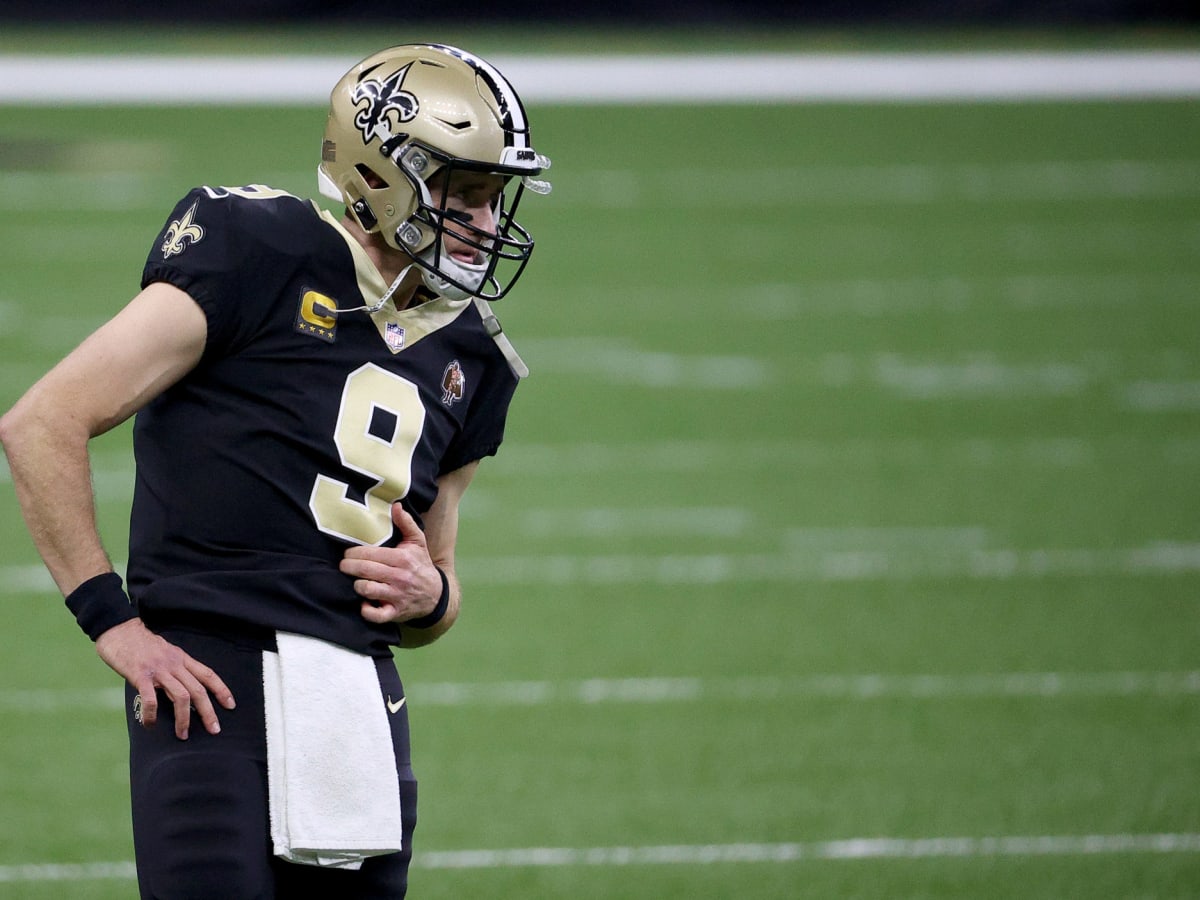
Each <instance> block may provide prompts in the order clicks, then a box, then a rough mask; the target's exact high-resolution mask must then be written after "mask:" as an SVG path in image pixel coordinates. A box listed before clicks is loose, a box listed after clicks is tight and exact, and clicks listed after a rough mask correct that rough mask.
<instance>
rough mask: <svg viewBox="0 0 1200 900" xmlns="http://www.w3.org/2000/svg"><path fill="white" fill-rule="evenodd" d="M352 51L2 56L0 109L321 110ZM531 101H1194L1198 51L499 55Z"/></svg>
mask: <svg viewBox="0 0 1200 900" xmlns="http://www.w3.org/2000/svg"><path fill="white" fill-rule="evenodd" d="M354 62H356V60H355V59H354V58H351V57H349V56H347V57H342V56H303V57H296V56H291V57H289V56H260V57H251V56H195V55H185V56H166V55H160V56H156V55H140V54H122V55H120V56H115V55H114V56H62V55H59V56H55V55H49V56H39V55H22V54H12V55H9V56H6V57H4V58H2V59H0V103H15V104H51V103H55V104H58V103H63V104H98V103H141V104H195V103H221V104H227V103H269V104H320V105H323V104H324V103H325V102H327V98H328V96H329V87H330V85H332V84H333V83H334V82H335V81H337V79H338V78H339V77H340V76H341V74H342V73H343V72H344V71H346V70H347V69H348V68H349V67H350V66H351V65H352V64H353V63H354ZM493 62H495V63H496V65H497V66H498V67H499V68H500V69H501V70H502V71H503V72H504V73H505V74H506V75H507V76H508V77H509V78H510V79H511V80H512V81H513V83H514V84H517V85H519V86H520V89H521V94H522V97H523V98H524V99H525V101H526V102H527V103H528V102H534V103H646V102H683V103H708V102H714V101H715V102H735V103H743V102H787V103H793V102H828V101H851V102H859V101H867V102H877V101H913V100H917V101H947V100H951V101H953V100H1030V99H1053V100H1059V99H1110V98H1154V97H1195V96H1200V53H1196V52H1193V51H1088V52H1058V53H1054V52H1024V53H1022V52H1011V53H1002V52H986V53H905V54H898V53H896V54H888V53H847V54H809V53H755V54H716V53H709V54H683V55H675V56H664V55H641V54H630V55H620V56H616V55H608V56H532V55H529V56H511V57H509V56H497V57H496V58H495V59H494V60H493Z"/></svg>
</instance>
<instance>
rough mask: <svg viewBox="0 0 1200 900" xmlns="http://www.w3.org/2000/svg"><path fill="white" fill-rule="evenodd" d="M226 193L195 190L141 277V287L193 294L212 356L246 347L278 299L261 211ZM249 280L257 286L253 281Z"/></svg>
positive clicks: (274, 266)
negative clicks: (167, 286)
mask: <svg viewBox="0 0 1200 900" xmlns="http://www.w3.org/2000/svg"><path fill="white" fill-rule="evenodd" d="M261 202H262V201H254V200H247V199H245V198H244V197H240V196H234V195H231V194H230V193H228V192H227V191H225V192H222V191H221V190H214V189H212V188H195V189H194V190H192V191H191V192H189V193H188V194H187V196H185V197H184V198H183V199H182V200H180V201H179V203H178V204H177V205H176V206H175V209H174V210H173V211H172V213H171V215H170V217H169V218H168V219H167V221H166V224H164V225H163V228H162V230H161V231H160V232H159V234H158V237H157V238H156V239H155V242H154V245H153V247H151V249H150V254H149V256H148V258H147V260H146V265H145V268H144V269H143V270H142V287H143V288H144V287H146V286H147V285H149V284H151V283H152V282H157V281H163V282H166V283H168V284H171V285H174V286H175V287H177V288H179V289H180V290H182V291H185V292H186V293H187V294H189V295H190V296H191V297H192V299H193V300H195V301H196V303H197V304H198V305H199V306H200V308H201V310H203V312H204V316H205V318H206V319H207V321H208V338H207V343H206V349H205V353H206V354H213V353H218V354H228V353H230V352H232V351H233V350H235V349H236V348H237V347H238V346H240V345H242V344H244V343H245V342H247V341H248V340H249V339H250V337H251V336H252V335H253V333H254V332H255V330H256V328H257V327H258V325H259V323H260V322H261V321H262V318H263V317H264V315H265V314H266V309H265V308H260V307H263V306H264V304H265V303H266V302H267V301H269V299H270V298H271V297H273V296H274V291H273V290H272V285H271V279H272V277H273V273H274V272H275V271H276V269H277V267H278V261H277V260H274V259H272V258H271V254H270V253H269V251H268V249H267V248H265V247H264V246H263V241H262V237H261V234H259V233H256V232H258V230H259V229H258V228H256V227H255V225H256V224H257V223H256V222H255V219H257V218H259V217H260V215H259V211H258V210H257V209H247V204H251V203H261ZM251 273H252V274H253V278H251Z"/></svg>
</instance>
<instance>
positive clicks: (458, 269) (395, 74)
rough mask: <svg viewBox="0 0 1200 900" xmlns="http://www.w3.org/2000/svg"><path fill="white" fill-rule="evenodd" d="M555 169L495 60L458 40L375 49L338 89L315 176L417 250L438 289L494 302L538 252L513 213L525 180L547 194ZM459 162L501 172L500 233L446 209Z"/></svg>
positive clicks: (367, 226)
mask: <svg viewBox="0 0 1200 900" xmlns="http://www.w3.org/2000/svg"><path fill="white" fill-rule="evenodd" d="M549 166H550V160H549V159H547V158H546V157H545V156H542V155H541V154H540V153H537V152H535V151H534V149H533V147H532V146H530V143H529V123H528V122H527V120H526V118H525V108H524V107H523V106H522V105H521V99H520V97H518V96H517V92H516V91H515V90H513V88H512V85H510V84H509V83H508V81H507V80H506V79H505V78H504V76H503V75H501V74H500V73H499V72H498V71H497V70H496V69H495V68H494V67H493V66H491V65H489V64H488V63H486V62H484V61H483V60H482V59H480V58H479V57H477V56H473V55H471V54H470V53H467V52H465V51H463V50H458V49H456V48H454V47H448V46H444V45H441V44H406V45H403V46H399V47H392V48H390V49H388V50H382V51H380V52H379V53H375V54H373V55H372V56H368V57H367V58H366V59H364V60H362V62H360V63H358V64H357V65H356V66H354V68H352V69H351V70H350V71H349V72H347V73H346V74H345V75H344V76H342V79H341V80H340V81H339V82H338V83H337V85H336V86H335V87H334V89H333V92H332V94H331V95H330V99H329V119H328V122H327V124H326V127H325V140H324V143H323V145H322V148H321V165H320V166H319V168H318V169H317V177H318V180H319V183H320V188H321V193H322V194H323V195H325V196H327V197H329V198H330V199H332V200H340V201H341V202H343V203H345V204H346V208H347V210H348V211H349V213H350V215H352V216H353V217H354V219H355V220H356V221H357V222H358V224H359V225H361V226H362V227H363V229H364V230H365V231H367V232H375V231H378V232H379V233H380V234H381V235H382V236H383V239H384V240H385V241H386V242H387V243H388V245H389V246H391V247H393V248H395V249H397V250H401V251H403V252H405V253H407V254H408V255H409V256H410V257H412V259H413V261H414V262H415V263H416V264H417V265H419V266H420V267H421V268H422V270H423V272H422V274H423V277H424V280H425V283H426V285H427V286H428V287H429V289H430V290H432V291H434V292H435V293H437V294H441V295H443V296H451V297H456V298H464V297H467V296H476V297H482V298H484V299H487V300H495V299H498V298H500V297H503V296H504V295H505V294H506V293H508V291H509V289H510V288H511V287H512V286H513V284H515V283H516V280H517V278H518V277H520V275H521V272H522V271H524V269H525V264H526V263H527V262H528V261H529V255H530V253H532V252H533V239H532V238H531V237H530V235H529V232H528V231H526V230H525V229H524V228H522V227H521V226H520V225H518V224H517V221H516V219H515V218H514V216H515V215H516V211H517V206H518V204H519V203H520V199H521V197H522V195H523V194H524V191H525V189H526V188H528V189H529V190H532V191H534V192H536V193H540V194H544V193H549V191H550V185H549V183H548V182H546V181H544V180H542V179H540V178H539V177H538V176H539V175H541V173H542V170H543V169H546V168H549ZM460 171H469V172H475V173H485V174H489V175H500V176H501V177H502V178H503V183H504V185H505V189H504V191H503V192H502V193H501V195H500V197H499V200H498V201H497V203H496V206H495V208H494V209H493V210H492V213H493V218H494V220H495V224H496V232H495V233H494V234H493V233H492V232H491V231H486V230H482V229H479V228H476V227H474V226H472V225H471V224H470V222H467V221H464V217H463V216H461V215H455V212H454V210H450V211H449V213H448V211H447V210H446V208H445V197H444V191H442V190H441V189H440V188H439V187H438V185H442V184H446V183H448V181H449V179H450V178H451V177H452V176H453V174H454V173H456V172H460ZM435 176H437V178H436V179H435V178H434V177H435ZM443 177H444V178H445V179H446V181H442V180H441V178H443ZM431 179H434V180H433V185H432V189H431ZM514 180H515V188H514ZM449 230H452V233H453V236H454V238H455V239H456V240H457V241H459V242H465V243H467V244H469V245H470V246H471V247H472V248H473V249H474V250H475V251H476V257H475V258H476V262H475V263H473V264H472V263H468V262H464V261H463V260H462V259H456V258H455V257H454V256H451V254H450V253H448V252H446V251H445V248H444V246H443V238H444V235H445V234H446V232H447V231H449Z"/></svg>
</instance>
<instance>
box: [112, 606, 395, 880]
mask: <svg viewBox="0 0 1200 900" xmlns="http://www.w3.org/2000/svg"><path fill="white" fill-rule="evenodd" d="M162 635H163V637H165V638H166V639H167V640H169V641H171V642H172V643H174V644H177V645H179V646H180V647H181V648H182V649H183V650H184V651H185V652H187V653H188V654H190V655H191V656H193V657H194V658H196V659H198V660H200V661H201V662H203V663H205V664H206V665H209V666H211V667H212V668H213V669H214V670H215V671H216V673H217V674H218V675H219V676H220V677H221V678H222V680H224V682H225V684H227V685H228V686H229V689H230V690H231V691H232V692H233V696H234V699H235V700H236V701H237V708H236V709H234V710H226V709H222V708H220V707H219V706H218V707H217V714H218V717H219V719H220V722H221V733H220V734H218V735H210V734H209V733H208V732H207V731H205V730H204V727H203V726H202V725H201V724H200V719H199V717H198V716H196V715H195V714H194V713H193V716H192V727H191V728H190V729H189V732H188V739H187V740H186V741H181V740H179V739H177V738H176V737H175V728H174V710H173V708H172V704H171V702H170V700H168V699H167V698H166V696H165V695H163V693H162V692H161V691H160V692H159V695H158V700H159V711H158V722H157V724H156V725H155V726H154V727H152V728H149V729H147V728H143V727H142V726H141V725H139V724H138V723H137V722H136V721H135V720H134V716H133V711H132V710H133V699H134V691H133V689H132V688H130V687H128V686H127V688H126V699H127V701H128V702H127V704H126V718H127V719H128V723H129V746H130V755H129V769H130V793H131V799H132V809H133V838H134V850H135V855H136V858H137V870H138V884H139V887H140V889H141V897H142V900H216V898H220V900H291V898H303V897H331V898H333V897H336V898H338V900H358V898H361V900H367V898H379V900H383V898H388V900H399V898H402V897H404V895H405V891H406V890H407V885H408V865H409V861H410V859H411V857H412V835H413V828H414V826H415V825H416V813H417V785H416V781H415V780H414V779H413V774H412V766H411V761H410V757H409V732H408V707H407V705H405V706H403V707H401V708H400V709H399V710H398V711H396V712H395V713H394V714H392V715H391V716H390V720H391V726H392V743H393V746H394V748H395V752H396V768H397V771H398V772H399V775H400V801H401V803H400V805H401V815H402V819H403V823H404V849H403V851H402V852H400V853H392V854H387V855H385V856H376V857H371V858H370V859H367V860H366V861H364V862H363V865H362V868H361V869H359V870H357V871H351V870H345V869H326V868H320V867H317V866H309V865H299V864H295V863H289V862H286V861H284V860H281V859H279V858H278V857H276V856H275V855H274V854H273V852H272V848H271V836H270V819H269V813H268V807H267V748H266V729H265V725H264V714H263V689H262V651H263V645H262V642H261V641H255V640H248V639H247V640H241V639H233V638H226V637H217V636H215V635H211V634H203V633H199V632H194V631H184V630H172V631H163V632H162ZM376 668H377V670H378V672H379V683H380V691H381V693H383V694H384V695H386V696H388V697H390V699H391V700H392V701H396V700H398V699H399V698H400V697H403V696H404V693H403V691H404V689H403V687H402V686H401V683H400V677H399V675H398V674H397V673H396V668H395V665H394V663H393V662H392V661H391V660H390V659H380V660H377V661H376Z"/></svg>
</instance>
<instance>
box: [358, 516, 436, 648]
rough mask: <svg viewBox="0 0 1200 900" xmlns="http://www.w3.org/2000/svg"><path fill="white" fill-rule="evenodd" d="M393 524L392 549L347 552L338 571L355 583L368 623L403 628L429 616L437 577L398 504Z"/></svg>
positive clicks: (411, 523)
mask: <svg viewBox="0 0 1200 900" xmlns="http://www.w3.org/2000/svg"><path fill="white" fill-rule="evenodd" d="M392 522H394V523H395V525H396V527H397V528H398V529H400V543H399V544H397V545H396V546H395V547H351V548H350V549H348V550H347V551H346V553H345V555H344V556H343V557H342V562H341V565H340V566H339V568H340V569H341V571H342V572H343V573H344V574H346V575H349V576H351V577H352V578H354V579H355V581H354V590H355V592H356V593H357V594H358V595H359V596H360V597H362V598H363V604H362V617H363V618H364V619H366V620H367V621H368V622H374V623H376V624H379V625H382V624H383V623H385V622H405V621H408V620H409V619H417V618H420V617H421V616H426V615H428V614H429V613H431V612H433V608H434V607H435V606H437V602H438V598H439V597H441V595H442V576H441V575H439V574H438V570H437V567H436V566H435V565H434V563H433V560H432V559H431V558H430V556H429V547H428V545H427V544H426V543H425V532H423V531H422V530H421V528H420V526H419V525H417V523H416V520H414V519H413V517H412V516H410V515H409V514H408V513H407V512H406V511H405V509H404V507H403V506H401V505H400V504H399V503H393V504H392Z"/></svg>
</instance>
